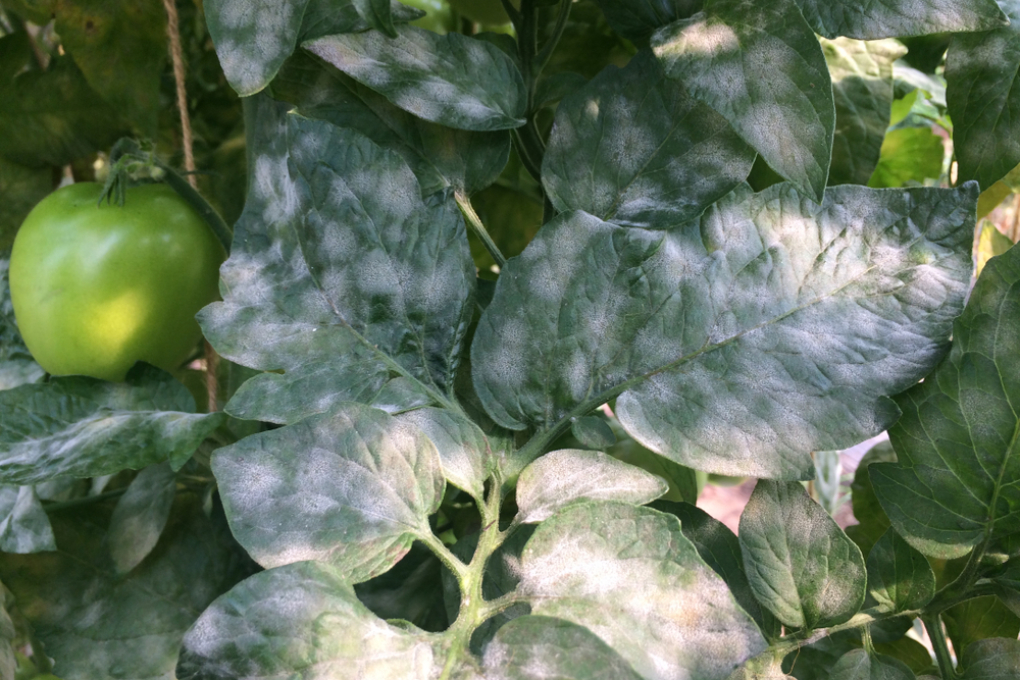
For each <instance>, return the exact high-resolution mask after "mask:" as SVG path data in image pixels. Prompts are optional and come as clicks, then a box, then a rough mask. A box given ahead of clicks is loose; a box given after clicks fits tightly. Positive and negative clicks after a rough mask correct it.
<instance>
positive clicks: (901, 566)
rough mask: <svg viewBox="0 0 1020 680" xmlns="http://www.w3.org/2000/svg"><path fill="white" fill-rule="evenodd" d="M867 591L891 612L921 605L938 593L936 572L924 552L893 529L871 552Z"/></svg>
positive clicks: (887, 532) (868, 562) (868, 563)
mask: <svg viewBox="0 0 1020 680" xmlns="http://www.w3.org/2000/svg"><path fill="white" fill-rule="evenodd" d="M867 567H868V595H870V596H871V598H872V599H873V600H875V601H876V602H877V603H878V605H879V606H880V607H881V608H882V609H883V610H885V611H888V612H904V611H909V610H912V609H920V608H921V607H923V606H924V605H926V604H928V602H929V601H930V600H931V598H932V596H934V595H935V572H933V571H932V568H931V565H930V564H928V560H926V559H925V558H924V555H922V554H921V553H919V552H918V551H916V550H914V549H913V548H912V547H910V544H909V543H907V542H906V541H904V540H903V539H902V538H900V535H899V534H897V533H896V532H895V531H894V530H892V529H890V530H888V531H886V532H885V535H884V536H882V538H880V539H879V540H878V543H876V544H875V547H873V548H872V549H871V552H870V553H869V554H868V561H867Z"/></svg>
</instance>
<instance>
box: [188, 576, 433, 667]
mask: <svg viewBox="0 0 1020 680" xmlns="http://www.w3.org/2000/svg"><path fill="white" fill-rule="evenodd" d="M432 665H433V651H432V647H431V645H430V643H429V641H428V640H427V639H426V637H425V635H424V634H415V633H413V632H410V631H406V630H401V629H399V628H396V627H394V626H391V625H389V624H387V623H386V622H385V621H383V620H382V619H380V618H378V617H377V616H375V614H373V613H372V612H370V611H369V610H368V609H367V608H366V607H365V606H364V605H363V604H361V602H359V601H358V598H357V597H356V596H355V594H354V590H353V589H352V588H351V586H350V584H349V582H348V581H347V580H346V579H345V578H344V575H343V573H342V572H341V571H338V570H337V569H334V568H332V567H330V566H329V565H325V564H317V563H314V562H301V563H298V564H291V565H288V566H285V567H278V568H276V569H270V570H269V571H264V572H262V573H260V574H256V575H255V576H252V577H251V578H249V579H247V580H245V581H243V582H241V583H239V584H238V585H237V586H235V587H234V588H233V590H231V591H230V592H228V593H227V594H225V595H223V596H221V597H220V598H219V599H217V600H216V601H215V602H213V603H212V605H211V606H210V607H209V608H208V609H206V610H205V612H204V613H203V614H202V616H201V617H200V618H199V619H198V621H196V622H195V625H193V626H192V627H191V629H190V630H189V631H188V632H187V634H186V635H185V636H184V643H183V650H182V652H181V658H180V662H179V663H178V665H177V678H179V680H228V679H229V680H233V679H235V678H246V679H247V680H259V679H265V680H269V679H270V678H283V677H287V678H293V679H294V680H395V679H397V678H399V679H400V680H426V679H427V678H429V677H430V676H429V673H430V671H431V670H432Z"/></svg>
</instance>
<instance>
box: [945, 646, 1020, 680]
mask: <svg viewBox="0 0 1020 680" xmlns="http://www.w3.org/2000/svg"><path fill="white" fill-rule="evenodd" d="M961 661H962V663H961V664H960V665H961V666H963V668H964V672H963V680H1012V679H1013V678H1015V677H1016V669H1017V667H1020V641H1017V640H1016V639H1008V638H989V639H987V640H979V641H977V642H975V643H974V644H972V645H970V646H969V647H967V648H966V649H964V650H963V657H962V659H961Z"/></svg>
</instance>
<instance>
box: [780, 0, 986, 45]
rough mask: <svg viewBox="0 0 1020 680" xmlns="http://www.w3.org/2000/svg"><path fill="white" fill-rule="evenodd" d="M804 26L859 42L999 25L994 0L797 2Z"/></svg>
mask: <svg viewBox="0 0 1020 680" xmlns="http://www.w3.org/2000/svg"><path fill="white" fill-rule="evenodd" d="M797 3H798V4H799V5H800V7H801V10H802V11H803V12H804V16H805V17H806V18H807V20H808V23H810V24H811V26H812V27H814V29H815V30H816V31H817V32H818V33H821V34H822V35H824V36H825V37H827V38H835V37H836V36H840V35H845V36H848V37H850V38H860V39H861V40H878V39H879V38H898V37H906V36H914V35H927V34H929V33H940V32H943V31H946V32H954V33H955V32H963V31H980V30H984V29H989V28H996V27H998V26H1001V25H1002V23H1003V21H1004V17H1003V14H1002V12H1001V11H1000V10H999V8H998V7H997V6H996V4H995V1H994V0H879V2H864V3H862V2H861V1H860V0H797Z"/></svg>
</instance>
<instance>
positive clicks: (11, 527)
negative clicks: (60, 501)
mask: <svg viewBox="0 0 1020 680" xmlns="http://www.w3.org/2000/svg"><path fill="white" fill-rule="evenodd" d="M0 518H2V520H0V550H2V551H3V552H8V553H17V554H26V553H36V552H44V551H48V550H56V549H57V544H56V542H55V539H54V537H53V528H52V527H51V526H50V520H49V517H47V516H46V510H44V509H43V506H42V503H41V502H40V501H39V497H38V496H37V495H36V493H35V489H34V488H33V487H31V486H22V487H18V486H0Z"/></svg>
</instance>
